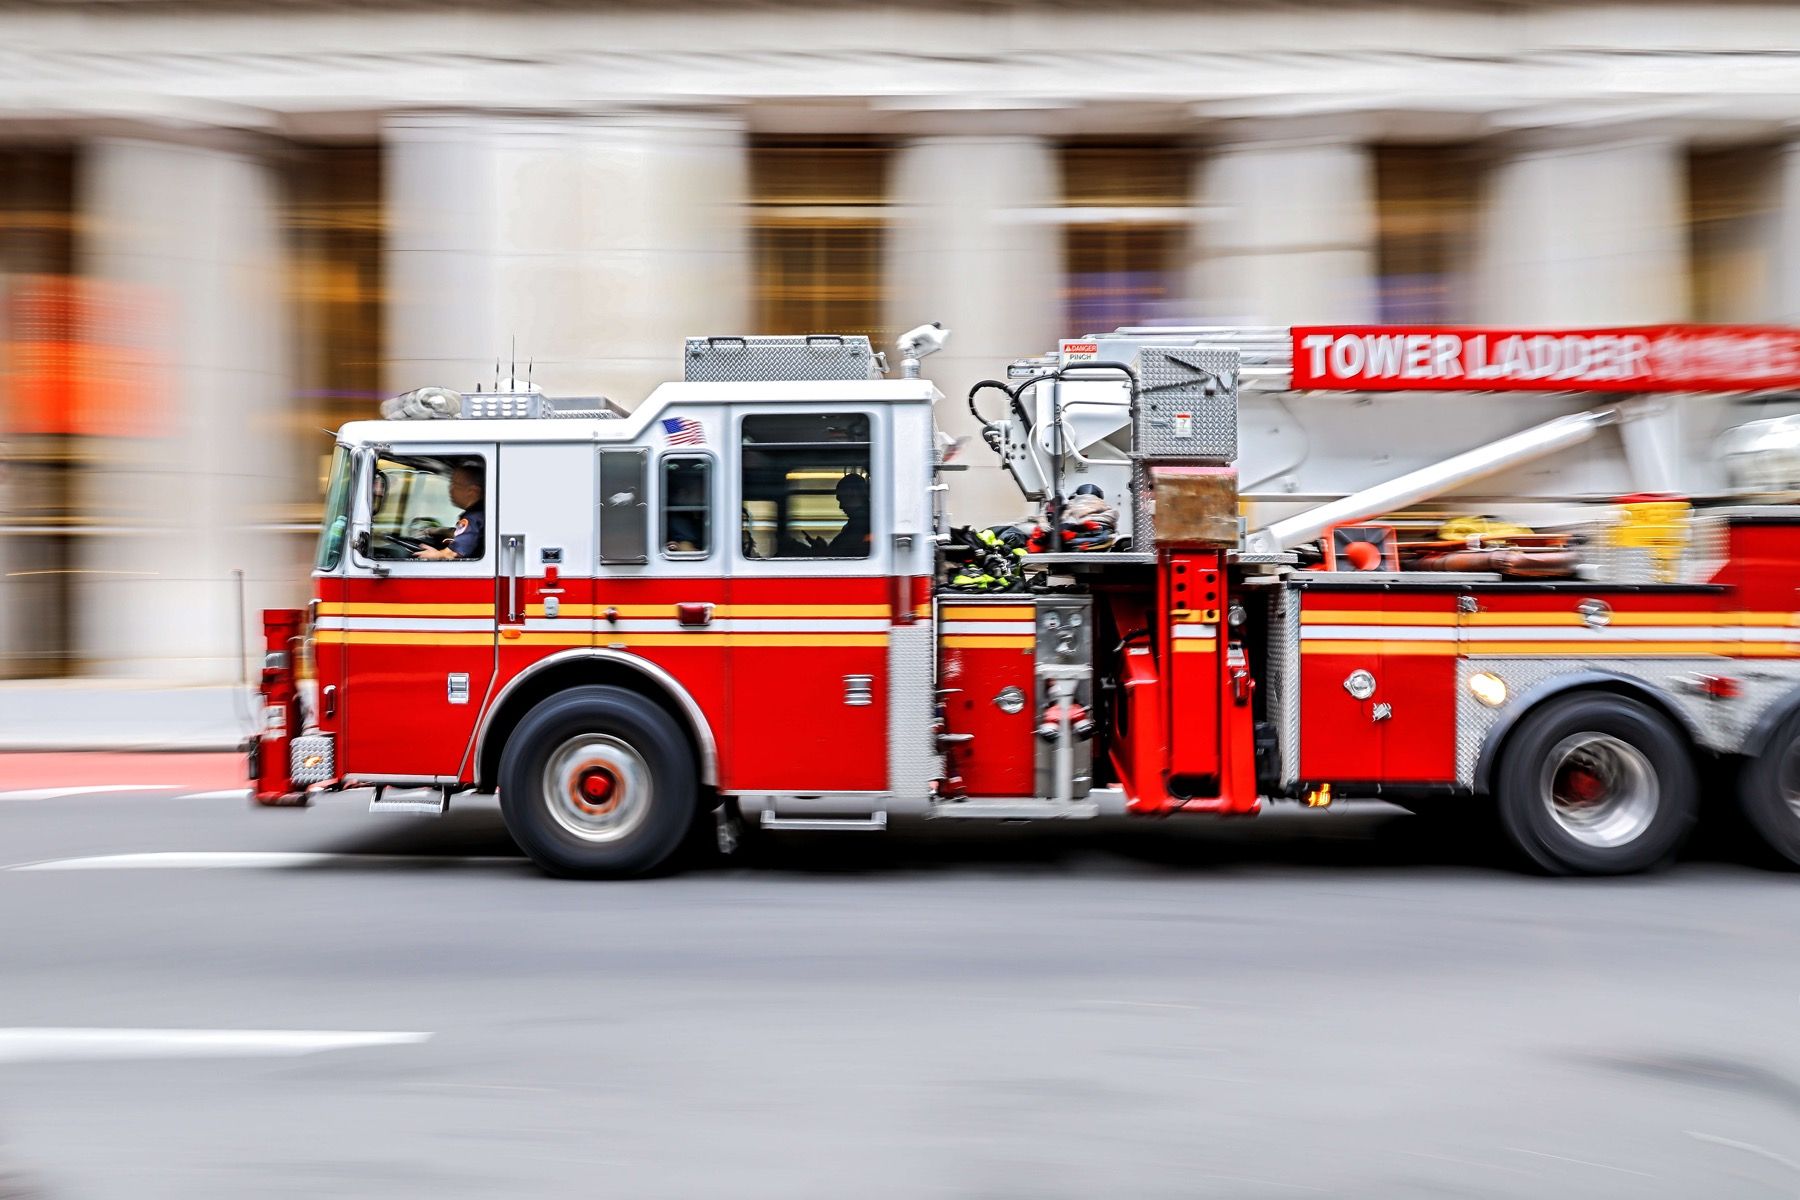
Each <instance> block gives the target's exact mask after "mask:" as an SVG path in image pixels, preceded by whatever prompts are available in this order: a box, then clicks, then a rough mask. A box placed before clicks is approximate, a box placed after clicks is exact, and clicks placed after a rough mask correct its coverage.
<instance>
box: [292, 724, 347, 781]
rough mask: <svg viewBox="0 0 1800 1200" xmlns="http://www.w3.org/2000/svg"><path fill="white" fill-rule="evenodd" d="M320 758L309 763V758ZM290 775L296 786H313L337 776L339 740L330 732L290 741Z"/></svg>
mask: <svg viewBox="0 0 1800 1200" xmlns="http://www.w3.org/2000/svg"><path fill="white" fill-rule="evenodd" d="M314 758H316V759H318V761H317V762H316V763H313V764H312V765H310V766H309V765H307V764H308V760H310V759H314ZM288 776H289V778H291V779H292V780H293V781H294V786H295V787H300V788H304V787H311V786H312V785H313V784H315V783H329V782H331V781H332V780H334V779H336V778H337V742H336V739H335V738H333V737H332V735H331V734H329V733H318V734H308V735H306V736H305V737H297V738H295V739H294V740H293V741H291V742H289V743H288Z"/></svg>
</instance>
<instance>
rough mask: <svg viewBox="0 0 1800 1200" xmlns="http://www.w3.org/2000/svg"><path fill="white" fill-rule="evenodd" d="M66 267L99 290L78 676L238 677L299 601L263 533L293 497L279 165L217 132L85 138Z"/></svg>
mask: <svg viewBox="0 0 1800 1200" xmlns="http://www.w3.org/2000/svg"><path fill="white" fill-rule="evenodd" d="M76 201H77V205H78V206H79V208H80V209H81V216H82V222H83V234H84V237H83V242H82V244H81V246H80V248H79V250H78V252H77V258H78V268H79V273H80V274H81V275H83V276H85V277H86V278H87V280H89V281H90V282H91V283H92V284H93V285H94V286H95V288H96V289H97V290H96V292H95V294H94V300H95V303H94V304H93V305H92V306H91V308H90V313H89V319H88V322H87V329H86V337H87V339H88V341H89V342H90V344H91V345H93V346H96V347H98V348H99V349H100V350H101V351H102V356H101V357H100V358H99V359H98V360H97V363H98V365H97V367H96V368H95V369H96V370H97V371H98V373H99V374H98V380H99V382H100V384H101V386H98V387H95V388H93V389H92V392H91V395H92V397H93V401H94V403H96V404H99V405H100V406H102V409H103V410H105V417H104V419H105V421H106V428H107V429H109V430H111V431H112V432H111V433H110V434H109V435H104V436H96V437H94V438H92V439H91V442H92V447H91V455H90V462H91V464H92V465H91V466H90V468H89V469H88V471H87V472H86V478H85V481H84V495H83V503H82V511H83V512H84V514H85V515H86V516H87V517H88V518H89V519H90V520H92V521H93V522H94V525H95V527H96V529H97V530H98V531H99V532H97V533H96V534H94V535H93V536H89V537H85V538H82V539H80V551H79V557H80V562H81V569H82V575H81V582H80V590H79V592H78V594H77V599H76V609H77V614H76V619H77V629H78V635H77V636H78V644H79V646H80V652H81V656H82V659H83V661H84V665H85V668H86V670H87V672H88V673H89V674H95V675H107V676H119V677H130V678H138V679H155V680H162V681H171V682H186V683H229V682H232V681H235V680H236V679H237V678H238V675H239V672H240V661H241V660H240V659H239V656H238V647H239V641H240V629H239V625H238V618H237V614H238V611H239V609H238V593H237V590H236V587H235V585H234V582H233V575H232V572H233V570H234V569H235V570H242V571H243V572H244V575H245V582H246V587H245V593H244V615H245V622H244V628H243V629H242V636H243V638H244V639H246V640H247V642H248V645H249V647H250V650H251V653H252V655H253V656H255V655H256V654H257V647H258V646H259V645H260V642H261V632H260V629H261V627H260V620H259V613H260V611H261V609H262V608H264V607H267V606H280V605H284V604H296V603H299V602H300V601H301V600H303V598H304V596H305V593H306V581H305V579H304V577H303V576H296V573H295V570H294V564H293V563H292V562H291V561H290V559H291V554H290V552H289V550H288V548H287V547H285V546H284V545H283V544H282V542H281V541H280V539H279V537H278V536H277V535H275V534H273V533H270V532H267V531H266V530H265V529H261V528H258V525H259V524H260V523H264V522H266V521H267V520H268V519H269V518H270V516H271V515H272V510H273V509H274V507H275V505H276V503H277V502H278V501H279V500H280V499H282V498H284V497H285V496H289V495H293V494H295V487H296V483H295V481H293V480H289V479H285V478H283V477H282V476H283V475H284V474H285V473H287V472H288V471H289V470H291V468H289V467H288V465H287V464H289V463H290V462H291V461H292V458H293V456H292V455H290V454H286V453H283V452H282V448H281V439H282V438H283V437H284V436H286V435H287V432H288V424H287V420H286V413H287V409H288V400H289V397H288V389H289V371H288V367H289V363H288V349H289V348H288V337H287V321H288V316H287V311H286V305H285V303H284V297H283V256H282V239H281V217H280V191H279V179H278V175H277V173H276V172H275V171H274V170H273V169H272V168H271V166H270V164H269V163H268V162H267V161H266V160H265V159H264V158H263V157H262V156H261V155H260V154H259V153H257V152H256V149H255V148H254V147H251V146H248V145H246V144H243V143H239V142H237V141H236V140H235V139H227V138H226V137H224V136H223V135H221V136H218V137H214V138H208V139H206V140H204V141H201V140H195V141H188V142H177V141H163V140H149V139H138V138H108V139H103V140H98V141H94V142H91V143H89V144H88V145H87V147H86V148H85V150H84V153H83V157H82V160H81V165H80V167H79V169H78V174H77V183H76Z"/></svg>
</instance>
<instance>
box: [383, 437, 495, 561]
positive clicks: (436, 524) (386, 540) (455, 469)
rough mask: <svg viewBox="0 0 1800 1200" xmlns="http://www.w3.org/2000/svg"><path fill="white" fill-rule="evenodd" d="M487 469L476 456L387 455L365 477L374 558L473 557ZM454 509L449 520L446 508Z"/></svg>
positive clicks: (480, 540)
mask: <svg viewBox="0 0 1800 1200" xmlns="http://www.w3.org/2000/svg"><path fill="white" fill-rule="evenodd" d="M486 481H487V470H486V467H485V465H484V463H483V461H482V460H481V459H480V458H476V457H473V456H471V457H468V458H452V459H447V460H446V459H440V458H435V457H432V458H425V457H419V458H414V457H412V456H410V455H407V456H400V455H386V456H383V457H381V458H380V459H378V460H377V461H376V464H375V471H374V473H373V475H372V476H371V477H370V480H369V514H370V530H369V534H370V536H369V537H368V539H367V541H366V543H359V548H360V551H361V553H363V554H365V555H366V556H368V557H369V558H374V559H387V560H395V559H418V560H421V561H431V560H437V561H450V560H456V559H478V558H480V557H481V556H482V554H483V551H484V549H485V547H484V542H485V536H486V533H487V518H486V513H485V505H484V500H485V497H486V492H487V488H486V486H485V485H486ZM453 512H455V513H457V516H456V518H455V520H454V521H452V520H451V519H450V514H451V513H453Z"/></svg>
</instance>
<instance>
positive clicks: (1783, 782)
mask: <svg viewBox="0 0 1800 1200" xmlns="http://www.w3.org/2000/svg"><path fill="white" fill-rule="evenodd" d="M1737 798H1738V806H1739V808H1741V809H1742V811H1743V814H1744V819H1745V820H1746V821H1747V822H1749V825H1750V828H1751V829H1753V830H1754V831H1755V832H1756V836H1757V837H1759V838H1761V839H1762V841H1763V843H1764V844H1765V845H1767V846H1768V848H1769V849H1771V850H1773V851H1774V852H1775V853H1776V854H1779V855H1780V856H1781V857H1782V858H1784V859H1786V860H1787V861H1788V862H1789V863H1792V864H1796V865H1800V713H1795V714H1794V715H1793V716H1790V717H1789V718H1788V719H1787V720H1785V721H1783V722H1782V723H1781V728H1780V729H1778V730H1776V731H1775V736H1774V737H1773V738H1771V739H1770V740H1769V744H1768V745H1767V746H1766V747H1764V749H1763V752H1762V753H1761V754H1759V755H1757V756H1756V757H1755V758H1752V759H1748V760H1746V761H1745V763H1744V767H1743V772H1742V774H1741V775H1740V776H1739V778H1738V797H1737Z"/></svg>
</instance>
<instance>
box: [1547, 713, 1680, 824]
mask: <svg viewBox="0 0 1800 1200" xmlns="http://www.w3.org/2000/svg"><path fill="white" fill-rule="evenodd" d="M1538 790H1539V794H1540V795H1541V796H1542V797H1543V801H1544V806H1545V807H1546V808H1547V809H1548V810H1549V812H1550V816H1551V817H1552V819H1554V820H1555V821H1556V824H1557V825H1558V827H1560V828H1561V829H1562V830H1563V832H1564V833H1567V834H1568V835H1569V836H1570V837H1572V838H1574V839H1575V840H1576V841H1578V842H1580V843H1581V844H1582V845H1584V846H1592V847H1594V848H1596V849H1602V850H1604V849H1610V848H1612V847H1615V846H1623V845H1625V844H1626V843H1627V842H1630V841H1632V840H1634V839H1636V838H1638V837H1640V836H1642V834H1643V832H1644V831H1645V830H1646V829H1648V828H1650V823H1651V822H1652V821H1653V820H1655V818H1656V810H1657V806H1658V804H1659V803H1660V800H1661V788H1660V787H1659V785H1658V782H1657V778H1656V771H1655V770H1654V769H1653V768H1652V767H1651V766H1650V760H1649V759H1648V758H1646V757H1645V756H1644V753H1643V751H1641V750H1639V749H1638V748H1637V747H1635V746H1633V745H1631V744H1629V743H1627V742H1624V741H1621V740H1620V739H1618V738H1616V737H1613V736H1612V735H1610V734H1605V733H1576V734H1571V735H1570V736H1568V737H1566V738H1564V739H1563V740H1562V741H1560V742H1558V743H1557V744H1556V746H1555V747H1554V748H1553V749H1552V750H1551V751H1550V753H1549V754H1548V755H1547V756H1546V757H1545V759H1544V766H1543V770H1542V773H1541V774H1540V776H1539V788H1538Z"/></svg>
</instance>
